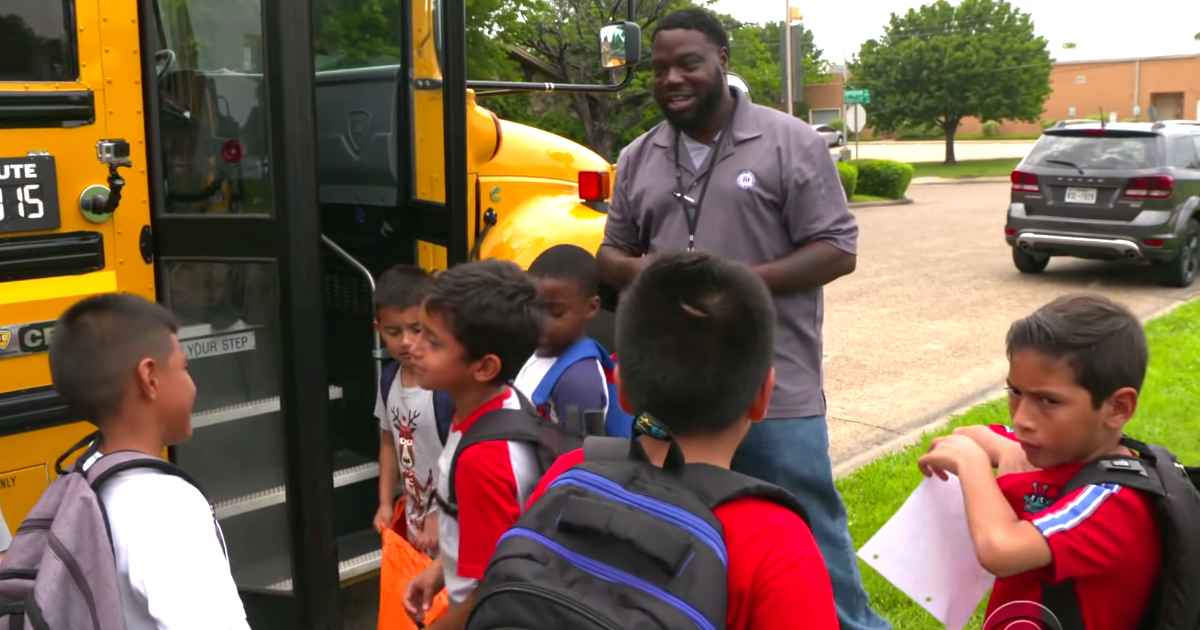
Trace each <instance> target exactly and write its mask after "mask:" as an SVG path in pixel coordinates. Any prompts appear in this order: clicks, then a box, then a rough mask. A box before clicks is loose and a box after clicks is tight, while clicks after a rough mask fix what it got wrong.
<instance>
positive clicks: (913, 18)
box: [851, 0, 1051, 164]
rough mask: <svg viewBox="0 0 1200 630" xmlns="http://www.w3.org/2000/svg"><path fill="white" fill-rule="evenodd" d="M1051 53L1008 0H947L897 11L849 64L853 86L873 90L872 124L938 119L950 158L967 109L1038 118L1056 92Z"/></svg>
mask: <svg viewBox="0 0 1200 630" xmlns="http://www.w3.org/2000/svg"><path fill="white" fill-rule="evenodd" d="M1050 67H1051V60H1050V53H1049V52H1048V50H1047V47H1046V40H1045V38H1043V37H1040V36H1038V35H1037V33H1035V32H1034V28H1033V20H1032V19H1031V18H1030V16H1029V14H1028V13H1024V12H1022V11H1019V10H1017V9H1015V8H1013V7H1012V5H1010V4H1009V3H1008V2H1004V1H1003V0H963V2H962V4H960V5H958V6H957V7H956V6H954V5H951V4H950V3H949V2H947V1H946V0H938V1H937V2H935V3H933V4H929V5H925V6H923V7H921V8H919V9H910V10H909V11H908V12H907V13H905V14H904V15H897V14H892V17H891V21H890V23H889V24H888V26H887V27H886V28H885V29H884V36H883V38H882V39H880V40H870V41H867V42H866V43H865V44H863V46H862V49H861V50H860V51H859V54H858V59H857V60H856V62H855V63H853V64H851V73H852V75H853V76H852V78H851V83H852V84H853V85H854V87H860V88H868V89H870V90H871V105H870V106H869V107H870V111H871V118H872V125H873V126H875V127H876V128H877V129H880V130H882V131H891V130H894V129H896V128H897V127H898V126H901V125H923V124H924V125H929V124H932V125H936V126H937V127H939V128H941V130H942V131H943V133H944V135H945V139H946V163H947V164H953V163H955V162H956V160H955V157H954V135H955V133H956V132H957V131H958V126H959V123H960V122H961V121H962V119H963V118H965V117H967V116H976V117H979V118H980V119H982V120H1004V119H1015V120H1025V121H1030V122H1033V121H1036V120H1038V118H1039V117H1040V116H1041V114H1042V110H1043V106H1044V104H1045V102H1046V97H1047V96H1049V94H1050Z"/></svg>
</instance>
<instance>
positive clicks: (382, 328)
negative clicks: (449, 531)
mask: <svg viewBox="0 0 1200 630" xmlns="http://www.w3.org/2000/svg"><path fill="white" fill-rule="evenodd" d="M432 285H433V278H432V277H430V275H429V274H428V273H427V272H426V271H425V270H424V269H421V268H420V267H414V266H410V265H396V266H395V267H392V268H391V269H388V270H387V271H385V272H383V273H382V274H381V275H380V276H379V280H378V281H376V283H375V297H374V303H375V329H376V330H377V331H378V332H379V336H380V339H381V340H382V341H383V344H384V346H385V348H386V349H387V353H388V356H390V357H391V358H392V360H391V361H389V362H387V363H385V364H384V366H383V369H382V370H381V372H380V379H379V381H380V382H379V394H378V396H377V397H376V399H375V418H376V419H378V420H379V508H378V509H377V510H376V511H375V521H374V525H375V531H379V532H381V531H383V530H384V529H387V528H389V527H392V522H393V517H395V516H396V515H395V514H394V512H395V508H394V505H395V502H396V479H397V476H398V477H399V479H400V482H401V484H402V486H403V487H402V495H401V496H402V499H401V501H402V503H403V509H404V520H403V525H404V526H403V528H402V531H403V533H404V535H405V538H407V540H408V541H409V542H410V543H411V544H412V545H413V547H415V548H416V549H418V550H420V551H423V552H425V553H427V554H430V555H433V554H434V553H436V552H437V528H438V525H437V504H436V503H435V501H434V499H433V494H434V489H435V487H436V484H437V460H438V457H440V456H441V454H442V444H443V443H444V442H445V440H446V436H447V434H448V431H449V427H450V422H449V420H450V416H451V414H452V413H453V409H452V408H451V406H450V401H449V397H448V396H446V395H445V393H444V392H436V393H435V392H431V391H429V390H427V389H424V388H422V387H421V386H420V385H418V384H417V380H416V375H415V373H414V372H413V367H412V348H413V345H414V344H415V343H416V340H417V338H418V337H419V336H420V334H421V303H422V302H423V301H424V300H425V297H426V296H427V295H428V294H429V288H430V287H431V286H432ZM397 520H398V519H397Z"/></svg>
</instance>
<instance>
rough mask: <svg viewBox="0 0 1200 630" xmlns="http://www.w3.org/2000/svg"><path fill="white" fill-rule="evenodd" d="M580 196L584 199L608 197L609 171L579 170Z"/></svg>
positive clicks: (596, 199) (603, 198) (599, 199)
mask: <svg viewBox="0 0 1200 630" xmlns="http://www.w3.org/2000/svg"><path fill="white" fill-rule="evenodd" d="M579 198H580V199H582V200H584V201H604V200H605V199H608V172H607V171H579Z"/></svg>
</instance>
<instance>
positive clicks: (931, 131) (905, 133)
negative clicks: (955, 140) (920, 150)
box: [896, 125, 945, 140]
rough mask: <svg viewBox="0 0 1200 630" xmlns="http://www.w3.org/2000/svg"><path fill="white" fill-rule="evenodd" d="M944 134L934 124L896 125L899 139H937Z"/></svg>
mask: <svg viewBox="0 0 1200 630" xmlns="http://www.w3.org/2000/svg"><path fill="white" fill-rule="evenodd" d="M944 136H945V134H944V133H942V130H941V129H938V128H937V127H934V126H932V125H900V126H898V127H896V139H897V140H937V139H938V138H941V137H944Z"/></svg>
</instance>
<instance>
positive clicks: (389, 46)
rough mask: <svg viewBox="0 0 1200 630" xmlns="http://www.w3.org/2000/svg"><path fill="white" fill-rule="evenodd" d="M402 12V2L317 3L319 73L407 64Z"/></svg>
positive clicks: (337, 0)
mask: <svg viewBox="0 0 1200 630" xmlns="http://www.w3.org/2000/svg"><path fill="white" fill-rule="evenodd" d="M402 10H403V8H402V5H401V2H400V0H382V1H381V2H362V1H361V0H314V1H313V65H314V66H316V70H317V72H321V71H323V70H348V69H352V68H367V67H373V66H389V65H398V64H401V63H403V62H404V49H403V48H401V45H402V42H403V41H404V40H403V37H402V32H401V24H402V23H403V15H402V13H401V11H402Z"/></svg>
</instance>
